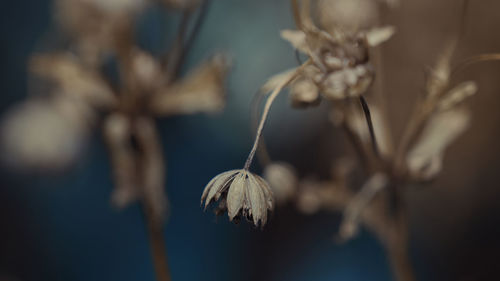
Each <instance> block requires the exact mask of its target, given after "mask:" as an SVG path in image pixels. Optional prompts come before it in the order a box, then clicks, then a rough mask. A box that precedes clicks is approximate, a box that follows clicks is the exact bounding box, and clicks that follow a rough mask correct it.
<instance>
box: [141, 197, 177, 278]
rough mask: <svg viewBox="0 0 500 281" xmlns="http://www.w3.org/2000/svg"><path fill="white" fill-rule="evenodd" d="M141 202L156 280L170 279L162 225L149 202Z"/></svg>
mask: <svg viewBox="0 0 500 281" xmlns="http://www.w3.org/2000/svg"><path fill="white" fill-rule="evenodd" d="M143 204H144V205H143V208H144V214H145V216H146V224H147V228H148V235H149V243H150V247H151V257H152V259H153V266H154V269H155V273H156V280H157V281H170V280H172V278H171V277H170V268H169V266H168V259H167V248H166V246H165V241H164V235H163V227H162V226H161V225H158V224H157V222H156V220H155V217H154V215H153V211H152V209H151V207H150V206H149V204H148V203H147V202H146V201H144V203H143Z"/></svg>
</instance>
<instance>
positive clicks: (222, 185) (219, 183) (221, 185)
mask: <svg viewBox="0 0 500 281" xmlns="http://www.w3.org/2000/svg"><path fill="white" fill-rule="evenodd" d="M238 172H239V170H232V171H228V172H224V173H221V174H219V175H217V176H216V177H214V178H213V179H212V180H211V181H210V182H209V183H208V184H207V186H206V187H205V190H204V191H203V195H202V196H201V201H202V203H203V201H205V209H206V208H207V206H208V205H209V204H210V203H211V201H212V199H215V200H218V197H219V196H220V193H222V192H224V191H225V189H226V188H227V187H228V186H229V185H230V184H231V182H232V181H233V179H234V177H235V176H236V175H237V174H238ZM217 194H219V195H217Z"/></svg>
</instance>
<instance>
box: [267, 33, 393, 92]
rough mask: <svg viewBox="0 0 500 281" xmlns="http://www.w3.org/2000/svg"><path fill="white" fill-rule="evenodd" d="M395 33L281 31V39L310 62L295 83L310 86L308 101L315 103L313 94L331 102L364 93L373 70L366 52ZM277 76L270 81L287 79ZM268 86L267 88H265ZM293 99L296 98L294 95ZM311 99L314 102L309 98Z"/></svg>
mask: <svg viewBox="0 0 500 281" xmlns="http://www.w3.org/2000/svg"><path fill="white" fill-rule="evenodd" d="M394 32H395V29H394V28H393V27H391V26H388V27H381V28H374V29H371V30H368V31H363V32H356V33H354V34H349V33H343V32H340V31H337V32H334V33H333V32H332V33H327V32H325V31H322V30H317V29H316V28H315V27H308V28H307V29H306V28H304V30H283V31H282V32H281V36H282V38H283V39H285V40H287V41H289V42H290V44H291V45H292V46H293V47H294V48H296V49H297V50H299V51H300V52H303V53H305V54H307V55H308V56H309V58H310V61H311V62H312V63H311V64H310V65H308V66H307V67H304V68H303V70H302V71H301V73H300V75H299V77H298V78H297V80H299V81H303V80H302V78H306V79H307V80H306V81H307V82H309V81H310V82H313V83H314V84H315V86H316V88H317V89H316V91H314V90H311V87H312V86H314V85H309V84H308V85H307V87H308V91H307V93H308V95H309V96H310V97H309V96H308V97H309V98H308V99H309V100H314V101H315V102H316V100H317V98H316V97H315V93H316V92H321V94H322V95H323V96H324V97H325V98H327V99H330V100H339V99H345V98H348V97H358V96H360V95H362V94H364V93H365V92H366V90H367V89H368V87H369V86H370V85H371V83H372V82H373V79H374V69H373V67H372V66H371V64H370V61H369V56H368V48H369V47H375V46H377V45H379V44H381V43H382V42H384V41H386V40H388V39H389V38H390V37H391V36H392V35H393V34H394ZM287 73H289V72H286V73H285V74H278V76H277V77H276V78H272V79H270V81H279V79H280V78H283V77H286V74H287ZM266 85H267V84H266ZM295 95H296V94H295ZM311 97H314V98H315V99H313V98H311Z"/></svg>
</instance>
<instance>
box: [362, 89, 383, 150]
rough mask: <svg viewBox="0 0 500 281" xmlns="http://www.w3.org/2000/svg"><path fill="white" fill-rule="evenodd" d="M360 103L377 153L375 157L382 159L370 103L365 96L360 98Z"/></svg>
mask: <svg viewBox="0 0 500 281" xmlns="http://www.w3.org/2000/svg"><path fill="white" fill-rule="evenodd" d="M359 103H360V104H361V108H363V113H364V115H365V119H366V124H367V125H368V131H369V132H370V138H371V143H372V148H373V153H375V156H376V157H377V158H379V159H380V151H379V149H378V144H377V138H376V136H375V129H374V128H373V120H372V115H371V112H370V107H369V106H368V103H367V102H366V99H365V98H364V97H363V96H360V97H359Z"/></svg>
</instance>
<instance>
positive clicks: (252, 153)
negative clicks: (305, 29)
mask: <svg viewBox="0 0 500 281" xmlns="http://www.w3.org/2000/svg"><path fill="white" fill-rule="evenodd" d="M308 64H309V61H307V62H305V63H304V64H303V65H302V66H301V67H299V68H297V70H295V72H294V73H293V74H291V75H290V77H288V79H285V80H283V82H281V83H280V84H279V85H278V86H277V87H276V88H274V90H273V92H272V93H271V94H270V95H269V97H268V98H267V100H266V104H265V105H264V111H263V112H262V116H261V118H260V122H259V126H258V127H257V134H256V136H255V141H254V143H253V146H252V150H251V151H250V154H249V155H248V158H247V161H246V162H245V166H244V169H245V170H248V169H249V168H250V165H251V164H252V160H253V158H254V156H255V151H256V150H257V146H258V145H259V141H260V137H261V136H262V130H263V129H264V124H265V123H266V120H267V116H268V115H269V110H270V109H271V105H272V104H273V102H274V100H275V99H276V97H277V96H278V94H279V93H280V92H281V90H282V89H283V88H284V87H286V85H288V83H290V82H291V81H293V79H295V78H296V77H297V75H298V74H299V73H300V70H301V69H302V68H303V67H305V66H306V65H308Z"/></svg>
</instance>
